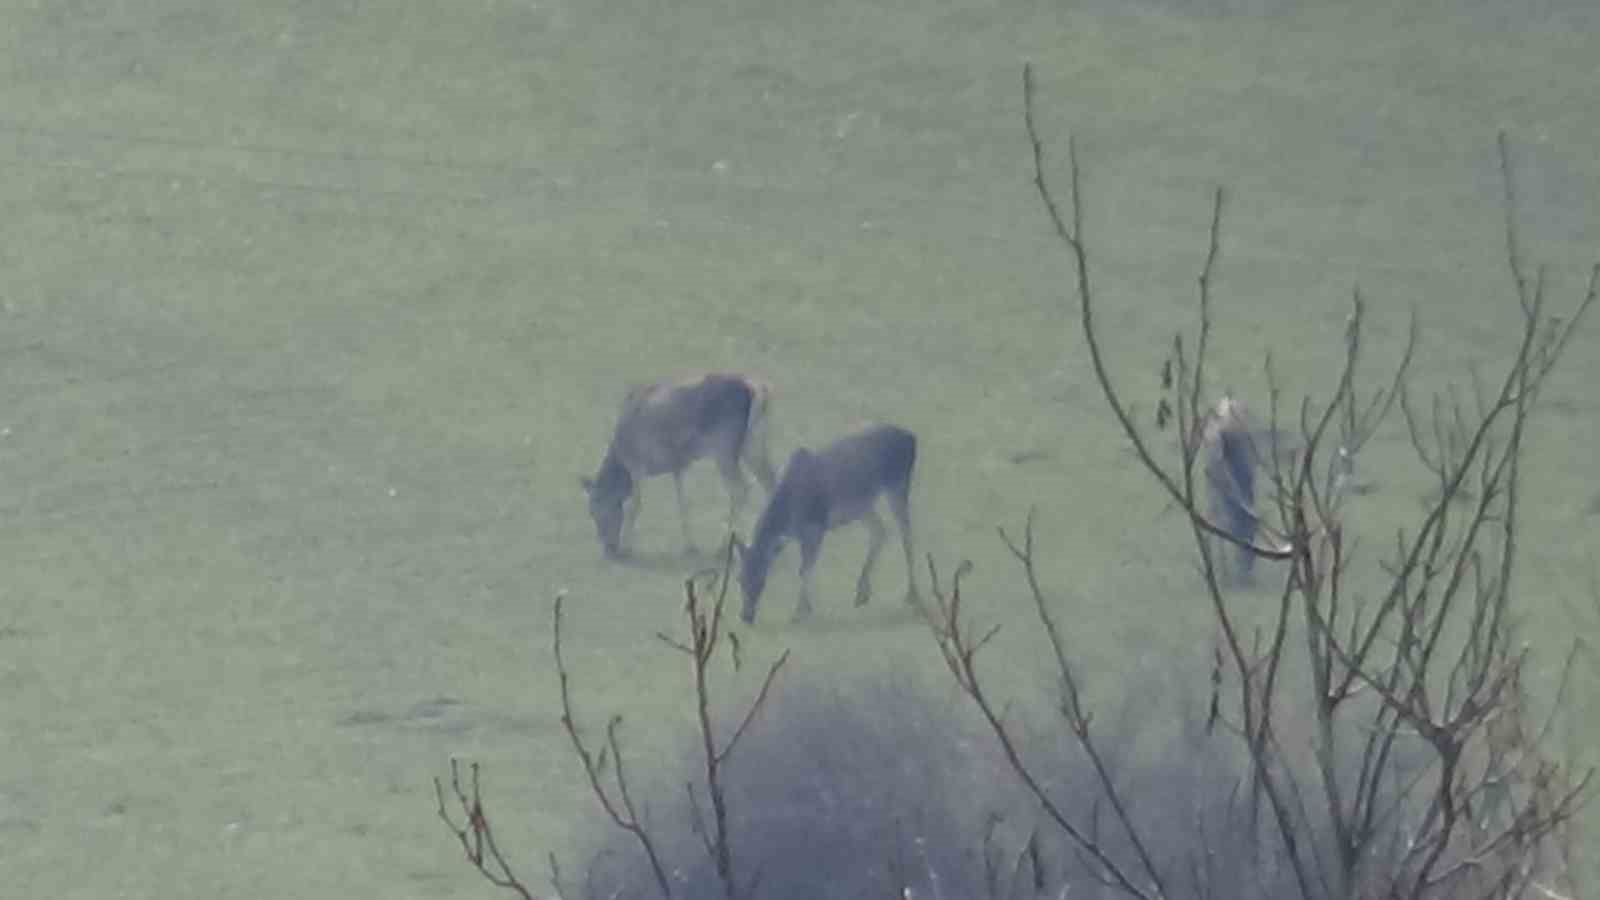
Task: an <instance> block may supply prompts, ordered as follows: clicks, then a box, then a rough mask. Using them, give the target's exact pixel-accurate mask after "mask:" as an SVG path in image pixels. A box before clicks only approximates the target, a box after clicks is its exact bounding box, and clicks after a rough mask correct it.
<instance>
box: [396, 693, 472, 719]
mask: <svg viewBox="0 0 1600 900" xmlns="http://www.w3.org/2000/svg"><path fill="white" fill-rule="evenodd" d="M461 704H462V701H460V700H457V699H456V698H454V697H435V698H433V699H432V700H421V701H418V702H416V703H413V704H411V708H410V709H408V710H406V715H405V718H406V720H407V721H411V722H415V721H418V720H423V719H437V718H440V717H442V716H445V715H448V714H449V712H450V708H451V707H454V706H460V705H461Z"/></svg>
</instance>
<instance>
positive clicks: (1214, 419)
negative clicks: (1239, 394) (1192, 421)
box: [1200, 394, 1260, 584]
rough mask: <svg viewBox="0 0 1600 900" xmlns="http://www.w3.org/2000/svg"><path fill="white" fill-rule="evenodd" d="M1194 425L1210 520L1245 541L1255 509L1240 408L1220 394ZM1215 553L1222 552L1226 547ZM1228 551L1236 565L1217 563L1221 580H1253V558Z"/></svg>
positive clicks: (1252, 530) (1251, 444) (1252, 450)
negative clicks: (1199, 429)
mask: <svg viewBox="0 0 1600 900" xmlns="http://www.w3.org/2000/svg"><path fill="white" fill-rule="evenodd" d="M1200 427H1201V433H1200V434H1201V436H1200V440H1201V452H1202V453H1203V454H1204V455H1205V474H1206V487H1207V493H1208V496H1209V498H1210V512H1209V515H1210V518H1211V521H1212V523H1213V524H1215V525H1216V526H1217V527H1219V528H1221V529H1222V530H1224V531H1226V532H1227V533H1228V534H1230V535H1232V536H1233V537H1235V538H1237V539H1238V540H1241V541H1244V542H1245V543H1251V542H1253V541H1254V540H1255V536H1256V530H1257V528H1258V526H1259V525H1260V520H1259V519H1258V518H1257V517H1256V511H1255V504H1256V466H1257V464H1258V457H1257V454H1256V443H1255V436H1254V435H1252V433H1251V431H1250V421H1249V418H1248V414H1247V412H1246V410H1245V407H1244V404H1243V403H1242V402H1240V401H1238V400H1235V399H1233V396H1232V395H1231V394H1223V395H1222V399H1221V400H1218V401H1217V405H1216V408H1215V409H1213V410H1212V411H1211V412H1209V413H1207V414H1206V416H1205V418H1204V419H1203V420H1202V421H1201V423H1200ZM1221 549H1222V550H1223V551H1224V552H1226V551H1227V549H1228V548H1227V547H1223V548H1221ZM1232 549H1233V550H1234V551H1236V552H1235V553H1234V558H1235V559H1236V560H1237V563H1236V565H1234V566H1232V567H1230V566H1228V565H1227V564H1226V563H1225V562H1220V561H1219V565H1218V567H1219V568H1220V569H1222V570H1223V573H1224V577H1225V578H1226V579H1227V580H1229V581H1232V582H1234V583H1236V584H1249V583H1250V582H1251V581H1252V579H1253V578H1254V572H1255V562H1256V555H1255V554H1254V553H1253V552H1251V551H1250V550H1248V549H1246V548H1244V547H1233V548H1232ZM1223 559H1226V557H1225V556H1219V560H1223Z"/></svg>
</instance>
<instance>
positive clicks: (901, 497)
mask: <svg viewBox="0 0 1600 900" xmlns="http://www.w3.org/2000/svg"><path fill="white" fill-rule="evenodd" d="M889 510H890V512H893V513H894V521H895V524H896V525H899V526H900V549H902V550H904V551H905V554H906V602H907V603H910V604H911V605H913V606H918V605H920V604H921V600H922V595H921V593H920V592H919V591H918V590H917V554H916V552H915V551H914V550H913V549H912V545H913V543H914V542H913V539H912V537H911V497H910V489H909V488H907V489H906V490H903V491H892V492H890V494H889Z"/></svg>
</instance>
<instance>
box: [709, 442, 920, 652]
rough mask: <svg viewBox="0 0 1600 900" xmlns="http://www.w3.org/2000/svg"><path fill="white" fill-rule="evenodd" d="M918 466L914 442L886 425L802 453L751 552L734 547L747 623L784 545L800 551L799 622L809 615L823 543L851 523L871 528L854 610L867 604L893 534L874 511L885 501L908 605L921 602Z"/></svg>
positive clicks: (792, 464)
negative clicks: (914, 524)
mask: <svg viewBox="0 0 1600 900" xmlns="http://www.w3.org/2000/svg"><path fill="white" fill-rule="evenodd" d="M916 460H917V439H916V436H915V435H913V434H912V433H911V432H909V431H907V430H905V429H904V428H900V427H898V426H895V425H887V424H881V425H870V426H867V427H864V428H859V429H857V430H855V431H853V432H851V433H849V434H847V435H845V436H844V437H841V438H839V439H838V440H836V441H834V442H833V443H832V444H830V445H828V446H827V447H825V448H823V449H822V450H819V451H816V452H813V451H811V450H807V449H805V448H801V449H799V450H796V451H795V452H794V454H793V455H792V456H791V457H789V464H788V465H787V466H785V467H784V470H783V478H782V479H780V480H779V482H778V487H777V490H775V491H773V493H772V497H771V499H770V500H769V501H768V502H767V508H766V509H765V510H764V511H763V512H762V513H761V519H760V521H759V522H758V523H757V524H756V531H755V535H754V536H753V537H752V538H751V542H750V546H749V547H745V546H743V545H735V547H736V549H737V550H738V552H739V558H740V563H741V567H740V572H739V581H740V585H741V588H742V590H743V593H744V610H743V612H742V613H741V615H742V617H743V619H744V621H745V622H747V623H748V622H753V621H754V620H755V615H756V606H757V604H758V603H759V601H760V599H761V594H762V591H763V590H764V589H765V587H766V581H767V572H768V570H769V569H770V568H771V566H772V562H773V560H775V559H776V558H777V556H778V552H779V550H780V549H781V545H782V544H783V542H784V541H785V540H787V539H790V538H793V539H796V540H798V541H799V543H800V579H801V587H800V604H799V606H798V608H797V609H796V611H795V618H796V619H799V618H804V617H805V616H807V615H809V614H810V612H811V594H812V575H813V568H814V567H815V566H816V562H817V559H818V557H819V556H820V555H821V552H822V539H823V537H824V536H825V535H826V534H827V533H828V532H829V531H832V530H834V529H836V528H840V527H842V526H844V525H848V524H850V523H852V522H865V523H866V525H867V527H868V529H869V530H870V533H871V543H870V544H869V545H868V548H867V560H866V563H865V564H864V565H863V566H862V567H861V574H860V576H858V577H857V579H856V605H857V606H860V605H862V604H864V603H866V602H867V599H868V597H869V596H870V595H871V591H872V587H871V575H872V568H873V564H874V563H875V562H877V558H878V551H879V550H881V549H882V547H883V542H884V539H885V537H886V533H887V529H886V528H885V526H884V523H883V519H882V518H881V517H879V515H878V512H877V509H876V507H877V501H878V498H879V497H887V498H888V500H889V509H890V511H891V512H892V513H893V515H894V517H895V521H896V524H898V525H899V527H900V540H901V546H902V548H903V549H904V550H905V556H906V577H907V587H906V597H907V599H908V600H910V601H913V602H915V601H916V599H917V579H916V565H915V561H914V555H913V551H912V537H911V477H912V472H913V470H914V468H915V466H916Z"/></svg>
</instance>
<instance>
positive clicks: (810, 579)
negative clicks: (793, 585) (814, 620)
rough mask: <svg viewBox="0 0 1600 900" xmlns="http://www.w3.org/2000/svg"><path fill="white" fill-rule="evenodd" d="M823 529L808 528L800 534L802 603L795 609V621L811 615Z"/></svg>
mask: <svg viewBox="0 0 1600 900" xmlns="http://www.w3.org/2000/svg"><path fill="white" fill-rule="evenodd" d="M822 535H823V532H822V531H821V530H815V529H807V530H806V531H804V532H802V533H801V535H800V603H799V605H798V606H796V607H795V610H794V621H796V622H799V621H801V620H803V619H806V618H809V617H810V616H811V595H812V593H813V592H814V589H815V587H816V566H817V558H818V557H820V556H821V555H822Z"/></svg>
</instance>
